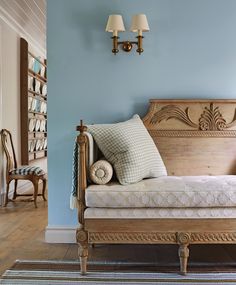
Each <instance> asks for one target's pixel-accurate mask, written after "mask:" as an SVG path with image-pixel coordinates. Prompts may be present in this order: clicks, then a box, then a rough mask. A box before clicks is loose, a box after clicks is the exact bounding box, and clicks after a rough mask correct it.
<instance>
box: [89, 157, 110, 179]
mask: <svg viewBox="0 0 236 285" xmlns="http://www.w3.org/2000/svg"><path fill="white" fill-rule="evenodd" d="M112 174H113V169H112V166H111V164H110V163H109V162H108V161H106V160H98V161H96V162H95V163H94V164H93V165H92V166H91V167H90V179H91V181H92V182H93V183H95V184H107V183H108V182H109V181H110V180H111V178H112Z"/></svg>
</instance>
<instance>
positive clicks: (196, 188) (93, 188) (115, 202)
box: [85, 175, 236, 208]
mask: <svg viewBox="0 0 236 285" xmlns="http://www.w3.org/2000/svg"><path fill="white" fill-rule="evenodd" d="M85 198H86V205H87V206H88V207H92V208H94V207H95V208H96V207H98V208H157V207H160V208H172V207H173V208H193V207H198V208H206V207H235V206H236V176H235V175H224V176H163V177H159V178H153V179H146V180H143V181H141V182H139V183H136V184H131V185H126V186H123V185H120V184H119V183H116V182H112V183H108V184H106V185H90V186H89V187H88V188H87V189H86V196H85Z"/></svg>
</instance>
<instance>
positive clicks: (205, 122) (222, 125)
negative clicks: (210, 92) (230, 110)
mask: <svg viewBox="0 0 236 285" xmlns="http://www.w3.org/2000/svg"><path fill="white" fill-rule="evenodd" d="M189 113H190V107H187V108H186V109H184V110H183V109H181V108H180V107H178V106H176V105H166V106H164V107H162V108H161V109H160V110H159V111H157V112H155V113H154V114H153V116H152V117H151V118H150V123H151V124H152V125H154V124H157V123H160V122H161V121H163V120H166V121H168V120H170V119H176V120H179V121H181V122H183V123H184V124H186V125H188V126H190V127H192V128H193V129H195V130H199V131H225V130H226V129H228V128H231V127H232V126H234V125H235V124H236V109H235V110H234V116H233V120H232V121H231V122H229V123H227V122H226V120H225V119H224V117H223V116H222V113H221V111H220V107H219V106H216V107H215V106H214V103H210V106H209V107H208V106H205V107H204V110H203V113H202V114H200V117H199V119H198V123H195V122H194V121H193V120H192V119H191V118H190V115H189Z"/></svg>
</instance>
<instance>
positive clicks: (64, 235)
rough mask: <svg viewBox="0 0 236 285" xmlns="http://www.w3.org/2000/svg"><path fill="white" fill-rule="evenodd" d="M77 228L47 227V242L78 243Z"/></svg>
mask: <svg viewBox="0 0 236 285" xmlns="http://www.w3.org/2000/svg"><path fill="white" fill-rule="evenodd" d="M76 230H77V227H76V226H71V227H70V226H47V227H46V230H45V241H46V242H48V243H76Z"/></svg>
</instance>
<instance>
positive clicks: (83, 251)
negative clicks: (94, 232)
mask: <svg viewBox="0 0 236 285" xmlns="http://www.w3.org/2000/svg"><path fill="white" fill-rule="evenodd" d="M76 240H77V243H78V246H79V248H78V254H79V258H80V273H81V275H85V274H86V273H87V259H88V234H87V232H86V231H84V229H83V228H79V229H78V230H77V232H76Z"/></svg>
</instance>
